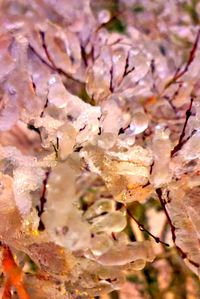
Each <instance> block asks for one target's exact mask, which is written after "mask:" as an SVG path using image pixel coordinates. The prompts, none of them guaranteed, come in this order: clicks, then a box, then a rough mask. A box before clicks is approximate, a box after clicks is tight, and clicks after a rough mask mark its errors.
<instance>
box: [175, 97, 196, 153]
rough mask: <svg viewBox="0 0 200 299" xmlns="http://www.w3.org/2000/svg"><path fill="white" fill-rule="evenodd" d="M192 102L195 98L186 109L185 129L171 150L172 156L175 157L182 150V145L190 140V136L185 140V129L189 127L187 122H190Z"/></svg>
mask: <svg viewBox="0 0 200 299" xmlns="http://www.w3.org/2000/svg"><path fill="white" fill-rule="evenodd" d="M192 103H193V99H191V101H190V106H189V108H188V109H187V111H186V114H185V115H186V117H185V122H184V125H183V129H182V132H181V135H180V137H179V141H178V143H177V145H176V146H175V147H174V148H173V150H172V151H171V157H173V156H174V155H175V154H176V153H177V152H178V151H180V149H181V148H182V146H183V145H184V144H185V142H186V141H187V140H188V138H187V139H186V140H184V137H185V130H186V127H187V124H188V120H189V118H190V116H191V110H192ZM189 138H190V137H189Z"/></svg>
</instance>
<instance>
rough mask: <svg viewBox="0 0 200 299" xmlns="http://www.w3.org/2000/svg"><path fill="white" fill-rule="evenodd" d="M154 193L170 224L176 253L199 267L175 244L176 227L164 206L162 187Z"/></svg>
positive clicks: (199, 266)
mask: <svg viewBox="0 0 200 299" xmlns="http://www.w3.org/2000/svg"><path fill="white" fill-rule="evenodd" d="M156 193H157V195H158V198H159V200H160V204H161V206H162V208H163V211H164V213H165V215H166V217H167V221H168V223H169V225H170V228H171V233H172V240H173V242H174V245H175V246H176V249H177V251H178V253H179V254H180V256H181V257H182V259H187V260H188V261H189V262H190V264H192V265H193V266H195V267H197V268H200V265H199V264H198V263H196V262H194V261H192V260H191V259H189V258H188V256H187V254H186V253H185V252H184V251H183V250H182V249H181V248H180V247H179V246H177V245H176V228H175V226H174V225H173V223H172V220H171V218H170V216H169V213H168V211H167V208H166V204H167V202H166V201H165V199H163V196H162V189H161V188H157V189H156Z"/></svg>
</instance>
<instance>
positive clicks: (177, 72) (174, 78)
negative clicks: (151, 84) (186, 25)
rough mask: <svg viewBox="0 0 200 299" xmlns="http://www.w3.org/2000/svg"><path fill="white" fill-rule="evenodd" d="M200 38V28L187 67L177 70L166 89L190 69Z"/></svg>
mask: <svg viewBox="0 0 200 299" xmlns="http://www.w3.org/2000/svg"><path fill="white" fill-rule="evenodd" d="M199 39H200V29H199V30H198V32H197V36H196V39H195V41H194V44H193V47H192V49H191V51H190V54H189V58H188V61H187V63H186V65H185V67H184V68H183V69H182V70H181V68H180V67H179V68H178V69H177V70H176V72H175V74H174V76H173V78H172V79H171V80H170V81H169V82H168V83H167V84H166V86H165V89H167V88H168V87H169V86H170V85H171V84H173V83H176V82H177V80H178V79H180V78H181V77H182V76H183V75H184V74H185V73H186V72H187V71H188V69H189V67H190V65H191V63H192V62H193V60H194V58H195V54H196V50H197V46H198V43H199Z"/></svg>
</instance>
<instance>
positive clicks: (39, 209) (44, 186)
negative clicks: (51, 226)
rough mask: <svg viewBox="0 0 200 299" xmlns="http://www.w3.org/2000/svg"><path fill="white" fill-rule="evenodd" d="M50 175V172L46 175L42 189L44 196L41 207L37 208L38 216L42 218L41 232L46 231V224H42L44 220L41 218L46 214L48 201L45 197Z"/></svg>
mask: <svg viewBox="0 0 200 299" xmlns="http://www.w3.org/2000/svg"><path fill="white" fill-rule="evenodd" d="M49 175H50V171H47V172H46V174H45V178H44V180H43V189H42V194H41V197H40V206H36V209H37V211H38V216H39V218H40V222H39V226H38V230H41V231H42V230H44V229H45V227H44V223H43V222H42V219H41V216H42V214H43V213H44V206H45V203H46V201H47V200H46V197H45V196H46V190H47V182H48V178H49Z"/></svg>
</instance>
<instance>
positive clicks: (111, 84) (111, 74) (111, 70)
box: [110, 63, 114, 92]
mask: <svg viewBox="0 0 200 299" xmlns="http://www.w3.org/2000/svg"><path fill="white" fill-rule="evenodd" d="M110 91H111V92H113V91H114V86H113V63H112V65H111V68H110Z"/></svg>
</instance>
